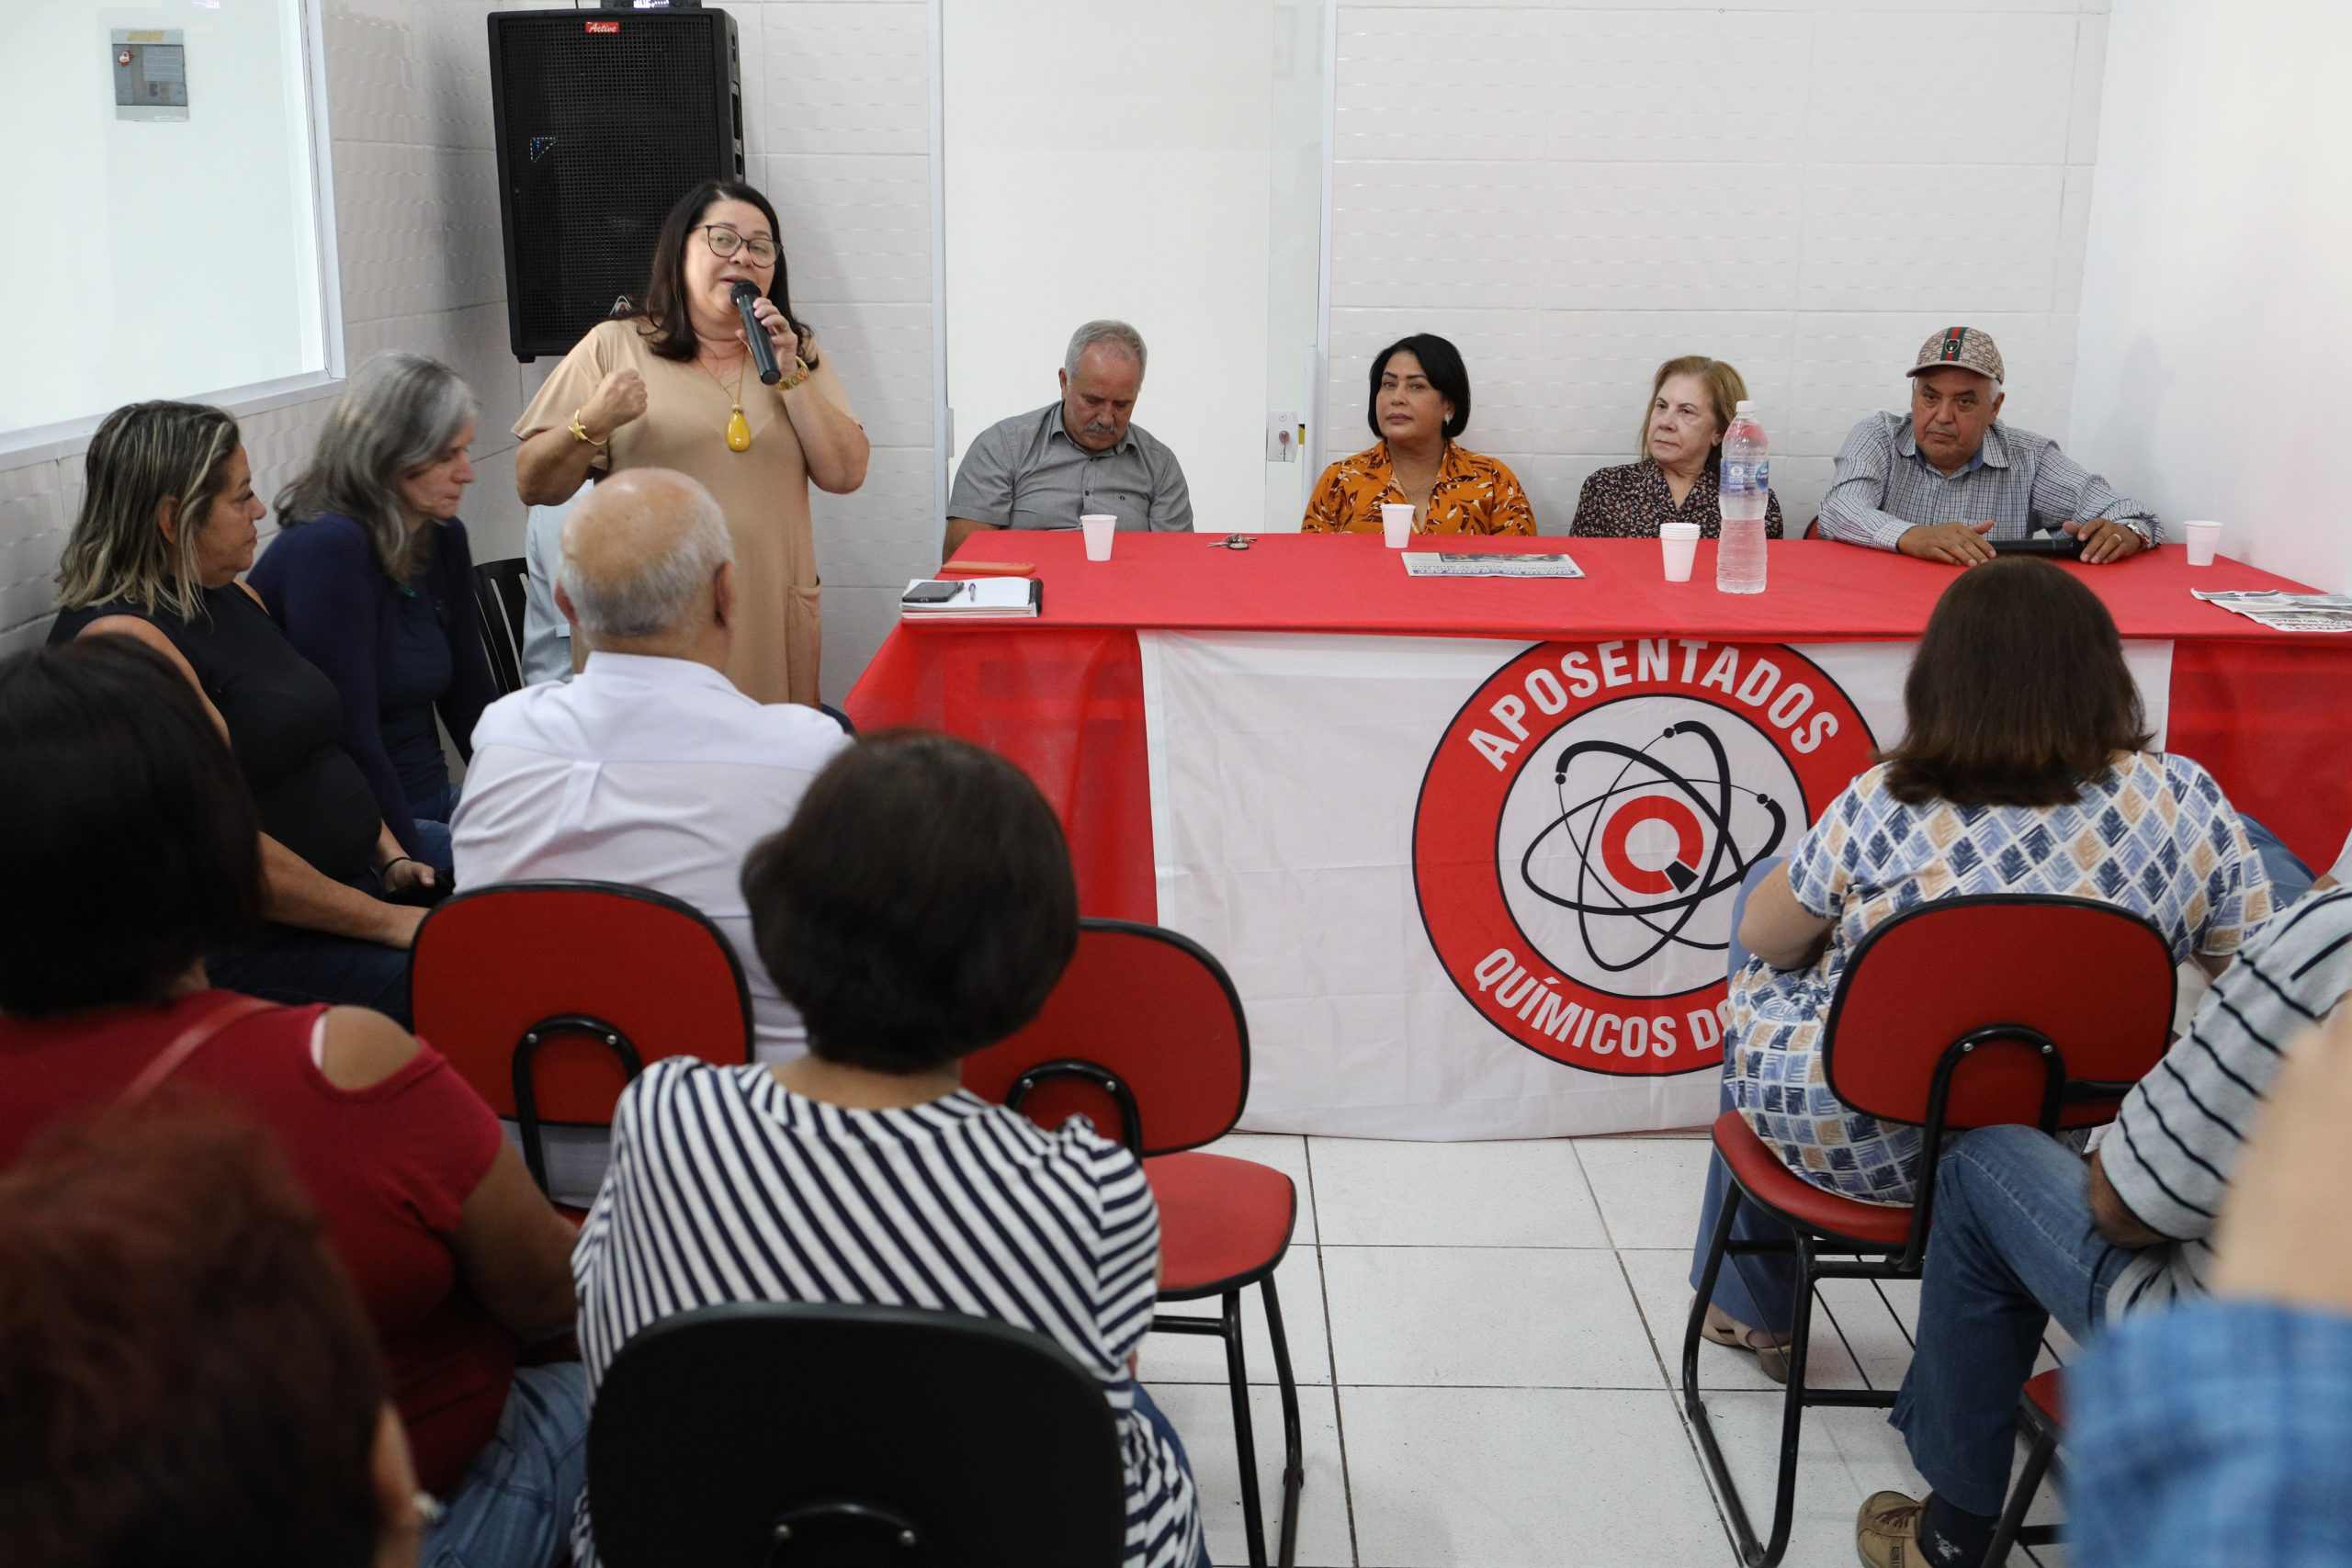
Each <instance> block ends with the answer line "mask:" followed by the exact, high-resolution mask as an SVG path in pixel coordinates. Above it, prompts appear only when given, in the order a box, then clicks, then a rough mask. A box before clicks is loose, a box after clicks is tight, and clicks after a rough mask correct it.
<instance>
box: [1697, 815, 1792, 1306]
mask: <svg viewBox="0 0 2352 1568" xmlns="http://www.w3.org/2000/svg"><path fill="white" fill-rule="evenodd" d="M1780 863H1781V862H1780V861H1779V860H1778V859H1773V860H1768V861H1758V862H1757V863H1756V864H1754V865H1752V866H1750V867H1749V868H1748V871H1747V876H1746V877H1745V878H1744V879H1742V881H1741V882H1740V885H1739V895H1738V897H1736V898H1735V899H1734V900H1733V901H1732V907H1731V952H1730V953H1728V954H1727V955H1726V957H1727V960H1728V963H1729V972H1730V973H1731V974H1734V975H1736V974H1738V973H1739V972H1740V971H1741V970H1742V969H1745V968H1746V967H1747V961H1748V959H1749V957H1750V956H1751V954H1750V953H1748V951H1747V949H1746V948H1744V947H1742V946H1740V945H1739V920H1740V917H1741V916H1742V915H1745V914H1746V913H1747V896H1748V895H1749V894H1750V893H1753V892H1755V891H1756V889H1757V887H1758V885H1760V884H1761V883H1762V882H1763V880H1764V879H1765V877H1767V876H1769V875H1770V874H1771V873H1772V870H1773V868H1774V867H1776V866H1778V865H1779V864H1780ZM1730 1070H1731V1042H1730V1041H1728V1040H1726V1041H1724V1071H1725V1072H1726V1073H1728V1072H1729V1071H1730ZM1731 1109H1732V1102H1731V1085H1730V1084H1729V1083H1728V1082H1726V1083H1725V1084H1724V1089H1723V1093H1722V1095H1721V1097H1720V1098H1718V1099H1717V1100H1716V1101H1715V1111H1716V1114H1717V1115H1721V1114H1722V1113H1723V1112H1724V1111H1729V1110H1731ZM1730 1197H1731V1173H1730V1172H1729V1171H1727V1170H1725V1169H1724V1162H1723V1156H1720V1155H1716V1156H1710V1157H1709V1158H1708V1160H1707V1191H1706V1197H1705V1199H1704V1200H1703V1201H1702V1202H1701V1203H1700V1205H1699V1239H1698V1240H1697V1241H1695V1242H1694V1243H1692V1244H1691V1289H1692V1290H1694V1291H1695V1290H1697V1289H1698V1288H1699V1276H1700V1275H1701V1274H1702V1273H1703V1272H1704V1271H1705V1269H1706V1267H1707V1244H1708V1243H1709V1242H1710V1241H1712V1240H1713V1239H1714V1235H1715V1222H1716V1220H1717V1219H1718V1218H1719V1217H1721V1215H1722V1213H1723V1212H1724V1203H1725V1202H1727V1201H1730ZM1731 1235H1732V1239H1733V1240H1734V1241H1787V1240H1788V1239H1789V1238H1790V1231H1789V1227H1788V1226H1786V1225H1784V1224H1781V1222H1780V1221H1778V1220H1776V1219H1774V1218H1772V1217H1771V1216H1770V1214H1767V1213H1765V1212H1764V1211H1763V1210H1761V1209H1759V1208H1758V1207H1757V1206H1756V1205H1755V1204H1753V1203H1742V1204H1741V1205H1740V1206H1739V1217H1738V1218H1737V1219H1736V1220H1734V1221H1733V1222H1732V1227H1731ZM1711 1302H1712V1304H1713V1306H1715V1307H1716V1308H1717V1309H1718V1310H1720V1311H1722V1312H1724V1313H1725V1314H1728V1315H1729V1316H1731V1317H1732V1318H1734V1319H1736V1320H1737V1321H1738V1322H1740V1323H1744V1324H1746V1325H1747V1326H1748V1327H1750V1328H1762V1329H1768V1330H1770V1332H1772V1333H1774V1334H1786V1333H1787V1332H1788V1331H1789V1325H1790V1324H1791V1323H1792V1322H1794V1321H1795V1318H1796V1303H1797V1261H1796V1255H1795V1254H1794V1253H1792V1252H1747V1253H1737V1252H1735V1253H1730V1254H1727V1255H1726V1256H1725V1257H1724V1267H1723V1269H1722V1271H1721V1272H1719V1273H1717V1274H1716V1276H1715V1293H1714V1295H1713V1297H1712V1298H1711Z"/></svg>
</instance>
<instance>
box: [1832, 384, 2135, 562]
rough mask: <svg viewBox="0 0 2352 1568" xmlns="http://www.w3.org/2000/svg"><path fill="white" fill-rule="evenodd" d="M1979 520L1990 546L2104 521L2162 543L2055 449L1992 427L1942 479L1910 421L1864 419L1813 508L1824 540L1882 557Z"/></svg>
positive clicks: (2101, 482) (2042, 439) (2128, 505)
mask: <svg viewBox="0 0 2352 1568" xmlns="http://www.w3.org/2000/svg"><path fill="white" fill-rule="evenodd" d="M1986 517H1990V518H1991V519H1993V533H1992V537H1994V538H1996V539H2023V538H2027V537H2029V536H2031V535H2032V533H2033V532H2034V530H2035V529H2037V528H2047V529H2049V530H2050V531H2052V533H2055V532H2056V531H2057V529H2058V525H2060V524H2061V523H2066V522H2070V521H2088V520H2089V519H2091V518H2094V517H2109V518H2112V519H2114V520H2115V521H2116V522H2118V523H2120V524H2122V525H2125V526H2126V527H2128V528H2130V529H2131V531H2132V532H2133V533H2135V534H2138V535H2139V536H2140V537H2141V538H2142V539H2143V540H2145V541H2146V542H2147V543H2149V544H2152V545H2153V544H2155V543H2157V542H2158V541H2159V540H2160V539H2161V538H2162V537H2163V530H2162V529H2161V528H2160V527H2159V526H2158V525H2157V523H2156V514H2155V513H2153V512H2151V511H2149V510H2148V509H2147V508H2146V507H2144V506H2143V505H2141V504H2140V503H2139V502H2136V501H2133V500H2131V498H2130V497H2128V496H2123V495H2119V494H2117V493H2116V491H2115V487H2114V486H2112V485H2110V484H2109V483H2108V482H2107V481H2106V480H2105V479H2101V478H2099V477H2098V475H2097V474H2095V473H2092V472H2091V471H2090V470H2089V469H2088V468H2084V467H2083V466H2082V465H2081V464H2080V463H2077V462H2075V460H2074V459H2073V458H2072V457H2067V456H2066V455H2065V454H2064V452H2061V451H2059V450H2058V443H2056V442H2055V441H2052V440H2051V439H2050V437H2048V436H2046V435H2036V434H2034V433H2033V432H2032V431H2030V430H2019V429H2018V428H2017V427H2016V426H2014V425H2007V424H2003V423H2000V422H1999V421H1998V420H1996V421H1994V423H1993V426H1992V428H1991V429H1989V430H1987V431H1985V444H1984V446H1980V447H1978V448H1977V451H1976V456H1975V457H1971V458H1970V459H1969V460H1968V466H1967V467H1966V468H1962V469H1961V471H1960V472H1959V473H1958V474H1956V475H1954V476H1952V477H1951V478H1950V479H1946V478H1945V477H1944V476H1943V475H1942V474H1941V473H1939V472H1938V471H1937V469H1936V468H1935V466H1934V465H1933V464H1931V463H1929V462H1928V459H1927V458H1925V457H1921V456H1920V455H1919V443H1918V440H1917V437H1915V436H1914V435H1913V434H1911V416H1910V415H1908V414H1892V413H1874V414H1871V416H1870V417H1869V418H1867V419H1865V420H1863V421H1862V422H1861V423H1860V424H1858V425H1856V426H1854V428H1853V430H1852V431H1851V432H1850V433H1849V434H1848V435H1847V437H1846V446H1845V450H1843V451H1841V452H1839V453H1838V468H1837V473H1836V476H1835V477H1834V478H1833V479H1831V480H1830V483H1829V493H1828V494H1827V495H1826V496H1824V497H1822V501H1821V530H1822V532H1823V533H1825V534H1826V535H1828V536H1830V537H1831V538H1833V539H1843V540H1845V541H1846V542H1847V543H1848V544H1849V545H1870V546H1873V547H1876V548H1879V549H1882V550H1891V549H1893V548H1894V546H1895V541H1896V540H1898V539H1900V538H1902V537H1903V536H1904V535H1905V534H1906V533H1908V532H1909V531H1910V530H1911V529H1913V528H1917V527H1920V526H1922V525H1935V524H1938V523H1974V522H1978V521H1981V520H1982V519H1984V518H1986Z"/></svg>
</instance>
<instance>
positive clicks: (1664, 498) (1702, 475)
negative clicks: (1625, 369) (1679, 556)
mask: <svg viewBox="0 0 2352 1568" xmlns="http://www.w3.org/2000/svg"><path fill="white" fill-rule="evenodd" d="M1746 397H1747V382H1746V381H1743V380H1741V379H1740V376H1739V372H1738V371H1736V370H1735V369H1733V368H1732V367H1730V366H1728V365H1726V364H1724V362H1723V361H1722V360H1720V359H1710V358H1708V357H1707V356H1706V355H1703V354H1686V355H1683V356H1682V357H1681V358H1679V359H1669V360H1668V361H1667V362H1666V363H1665V364H1663V365H1661V366H1659V367H1657V376H1656V377H1654V378H1652V379H1651V381H1650V406H1649V412H1647V413H1645V414H1644V415H1643V416H1642V453H1643V456H1642V460H1641V461H1640V462H1638V463H1624V464H1621V465H1619V466H1617V467H1615V468H1602V469H1600V470H1599V471H1597V472H1595V473H1593V474H1592V475H1590V476H1589V477H1588V478H1587V479H1586V480H1585V481H1584V491H1583V492H1582V493H1581V494H1579V495H1578V496H1577V515H1576V521H1575V522H1573V523H1572V524H1570V525H1569V526H1568V532H1570V533H1571V534H1583V535H1588V536H1602V537H1615V538H1621V539H1648V538H1656V537H1657V531H1658V525H1660V524H1663V523H1696V524H1697V525H1699V529H1700V537H1701V538H1705V539H1712V538H1715V537H1716V536H1719V535H1721V534H1722V532H1723V509H1722V507H1721V506H1720V505H1719V504H1718V498H1717V495H1716V491H1715V475H1716V470H1717V469H1718V468H1721V466H1722V464H1723V447H1724V430H1725V429H1726V428H1727V427H1728V426H1729V425H1730V424H1731V416H1732V411H1733V410H1734V409H1735V408H1736V407H1737V406H1738V404H1739V403H1740V401H1741V400H1743V399H1745V398H1746ZM1764 534H1765V536H1766V537H1767V538H1772V539H1777V538H1779V537H1780V536H1781V498H1780V497H1779V496H1777V495H1775V496H1773V497H1772V501H1771V506H1770V510H1769V511H1768V512H1767V513H1766V514H1765V522H1764Z"/></svg>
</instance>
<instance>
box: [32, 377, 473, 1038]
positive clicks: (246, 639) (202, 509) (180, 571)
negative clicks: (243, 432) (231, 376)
mask: <svg viewBox="0 0 2352 1568" xmlns="http://www.w3.org/2000/svg"><path fill="white" fill-rule="evenodd" d="M84 473H85V479H84V483H83V490H82V510H81V513H80V515H79V516H78V517H76V518H75V520H74V532H73V534H72V535H71V536H69V537H68V538H67V539H66V541H65V554H64V558H63V560H62V563H61V565H60V567H59V570H58V574H57V611H58V614H57V619H56V621H55V622H54V623H53V624H51V627H50V631H49V640H50V642H51V643H52V644H56V643H64V642H71V641H73V640H74V639H75V638H77V637H108V636H112V637H129V638H130V639H131V640H133V641H135V642H141V643H144V644H145V645H146V646H148V647H149V648H152V649H154V650H155V651H156V652H158V653H160V654H162V655H163V656H164V658H165V659H166V660H169V661H170V662H171V665H172V667H173V668H174V669H175V670H176V671H179V673H180V674H181V675H183V676H185V677H186V678H187V682H188V684H189V685H191V686H193V687H195V688H196V690H197V691H198V693H199V694H201V695H202V696H203V699H204V704H205V711H206V713H207V715H208V716H209V717H210V718H211V720H212V722H213V723H214V724H215V725H217V726H218V727H219V728H220V732H221V733H222V734H224V735H226V736H227V737H228V738H229V742H230V745H231V746H232V748H233V749H234V750H235V752H236V759H237V764H238V767H239V769H240V771H242V772H243V774H244V778H245V784H246V785H247V787H249V788H250V789H251V790H252V791H253V796H254V806H255V807H257V808H258V812H259V818H260V826H261V835H260V837H261V856H262V884H263V897H262V913H263V915H264V916H265V918H266V920H267V922H268V923H267V924H266V926H265V927H264V928H263V931H262V932H261V934H260V935H259V936H258V937H256V938H254V939H252V940H248V941H244V942H240V943H238V944H237V945H235V946H233V947H230V948H226V949H222V950H216V951H214V952H211V953H207V954H206V957H205V970H206V973H207V974H208V975H209V976H210V978H211V981H212V983H213V984H214V985H216V986H221V987H227V988H229V989H232V990H239V991H247V992H250V993H252V994H253V995H255V996H259V997H266V998H269V999H270V1000H273V1001H281V1002H289V1003H300V1002H345V1003H349V1004H351V1005H354V1006H357V1007H368V1008H374V1009H375V1010H378V1011H379V1012H383V1013H386V1014H389V1015H390V1016H391V1017H393V1018H395V1019H398V1020H401V1021H403V1022H404V1021H406V1020H407V1018H408V951H407V950H408V946H409V944H410V942H413V940H414V939H415V936H416V928H417V924H418V922H419V921H420V920H421V919H423V918H424V912H423V911H422V910H420V909H416V908H405V907H403V906H401V905H399V904H394V903H391V902H388V901H387V900H388V898H389V897H394V896H402V897H405V896H411V895H413V894H414V893H416V892H418V891H421V890H429V889H430V888H431V887H432V886H433V885H434V883H435V874H434V872H433V870H432V868H431V867H429V866H425V865H423V864H420V863H418V862H417V861H416V860H415V859H414V858H413V857H412V856H410V855H409V853H408V852H407V851H406V850H405V849H404V848H403V847H402V846H401V841H400V840H398V839H397V838H395V837H393V835H392V833H391V831H390V829H387V828H386V827H385V826H384V818H383V814H382V813H381V812H380V811H379V810H378V809H377V807H376V801H375V796H374V795H372V794H371V793H370V792H369V790H368V779H367V775H366V774H364V773H361V772H360V769H359V764H358V763H357V762H356V761H353V760H352V758H351V754H350V753H349V752H348V751H346V750H344V748H343V702H342V699H341V698H340V697H339V696H337V695H336V694H335V689H334V682H331V681H329V680H328V679H327V678H326V677H325V676H324V675H322V674H321V673H320V672H319V670H318V667H317V666H316V665H314V664H312V663H311V661H310V660H307V659H305V658H303V657H302V656H301V654H300V653H299V652H297V651H296V650H295V648H294V645H293V644H291V643H289V642H288V641H287V640H286V634H285V633H284V632H281V631H279V630H278V629H277V623H276V622H275V621H272V620H271V619H270V618H269V612H268V611H266V610H265V609H263V608H262V604H261V597H260V595H258V594H256V593H255V592H254V591H253V590H252V589H250V588H247V587H246V586H245V585H244V584H243V583H242V582H240V581H237V577H238V574H239V573H241V572H243V570H245V569H246V568H247V567H249V566H251V565H252V564H253V559H254V544H255V543H256V541H257V540H258V538H259V536H258V534H257V533H256V532H255V530H254V525H255V524H256V523H258V522H259V521H260V520H261V517H262V514H263V513H264V512H265V511H266V508H264V507H263V505H262V503H261V501H260V499H259V498H258V497H256V496H255V495H254V485H253V465H252V464H251V463H250V462H249V461H248V460H247V459H246V457H245V448H244V446H243V443H242V441H241V440H240V439H239V435H238V431H237V422H236V421H235V420H233V419H232V418H230V417H229V415H228V414H226V413H224V412H221V411H220V410H219V409H216V408H209V407H206V406H205V405H203V404H201V403H134V404H132V405H130V407H128V408H120V409H117V410H116V411H115V412H112V413H110V414H108V415H107V418H106V422H105V423H103V424H100V425H99V426H98V433H97V434H96V435H95V436H93V437H92V438H91V440H90V451H89V455H88V457H86V458H85V460H84Z"/></svg>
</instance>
